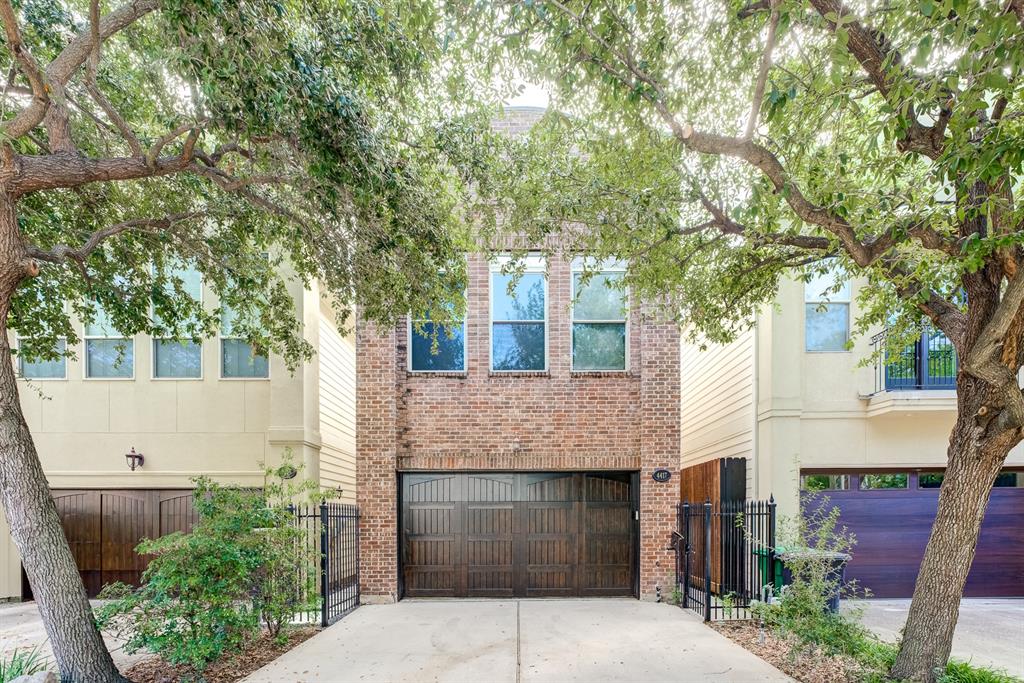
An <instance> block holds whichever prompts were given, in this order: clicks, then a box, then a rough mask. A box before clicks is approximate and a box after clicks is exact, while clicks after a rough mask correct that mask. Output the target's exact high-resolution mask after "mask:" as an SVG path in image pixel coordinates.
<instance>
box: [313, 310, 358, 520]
mask: <svg viewBox="0 0 1024 683" xmlns="http://www.w3.org/2000/svg"><path fill="white" fill-rule="evenodd" d="M320 439H321V446H320V483H321V484H323V485H324V486H329V487H332V488H334V487H339V486H340V487H341V489H342V498H341V499H342V501H343V502H346V503H354V502H355V496H356V354H355V347H354V345H353V343H352V340H351V339H346V338H344V337H342V336H341V334H339V333H338V330H337V328H336V327H335V326H334V323H333V322H331V321H330V320H329V319H327V318H326V317H324V316H321V318H320Z"/></svg>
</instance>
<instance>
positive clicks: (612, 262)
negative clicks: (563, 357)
mask: <svg viewBox="0 0 1024 683" xmlns="http://www.w3.org/2000/svg"><path fill="white" fill-rule="evenodd" d="M588 271H589V272H592V273H594V274H602V273H623V274H625V272H626V264H625V263H623V262H622V261H619V260H616V259H608V260H606V261H602V262H600V263H593V262H592V260H590V259H586V258H575V259H573V261H572V267H571V268H570V269H569V302H570V310H569V369H570V371H571V372H576V373H608V372H618V373H620V374H625V373H628V372H629V336H630V335H629V327H630V325H629V314H630V313H631V312H632V311H631V310H630V305H629V286H626V287H625V288H624V289H623V290H622V294H623V297H624V298H625V301H626V311H625V317H624V318H623V319H621V320H576V317H575V316H576V275H577V274H578V273H583V272H588ZM577 322H579V323H582V324H586V323H598V324H600V323H607V324H612V323H615V324H620V323H621V324H623V325H625V326H626V339H625V343H626V351H625V358H624V359H623V367H622V369H621V370H591V369H585V368H584V369H579V370H577V369H576V359H575V354H574V353H573V350H574V349H575V348H576V323H577Z"/></svg>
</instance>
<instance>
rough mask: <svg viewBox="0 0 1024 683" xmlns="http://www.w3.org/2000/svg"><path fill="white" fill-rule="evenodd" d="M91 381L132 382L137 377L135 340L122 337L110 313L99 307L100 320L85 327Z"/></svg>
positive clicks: (95, 320) (88, 371)
mask: <svg viewBox="0 0 1024 683" xmlns="http://www.w3.org/2000/svg"><path fill="white" fill-rule="evenodd" d="M83 336H84V337H85V376H86V378H87V379H132V378H133V377H134V376H135V340H134V339H130V338H128V337H122V336H120V334H119V333H118V332H117V331H116V330H115V329H114V325H113V323H112V322H111V320H110V317H109V316H108V315H107V313H106V311H104V310H103V309H102V308H100V307H99V306H98V305H97V311H96V317H95V319H94V320H93V321H92V322H91V323H87V324H86V325H85V334H84V335H83Z"/></svg>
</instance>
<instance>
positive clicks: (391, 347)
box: [356, 256, 679, 599]
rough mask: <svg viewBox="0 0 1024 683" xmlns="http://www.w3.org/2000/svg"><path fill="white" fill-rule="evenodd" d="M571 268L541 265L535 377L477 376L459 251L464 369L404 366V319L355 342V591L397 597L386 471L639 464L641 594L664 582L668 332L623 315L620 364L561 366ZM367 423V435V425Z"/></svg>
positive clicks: (674, 397)
mask: <svg viewBox="0 0 1024 683" xmlns="http://www.w3.org/2000/svg"><path fill="white" fill-rule="evenodd" d="M570 278H571V268H570V266H569V264H568V263H567V262H566V261H563V260H558V259H552V260H549V262H548V299H547V305H548V328H547V333H548V371H547V372H546V373H516V374H510V373H491V372H490V289H489V285H490V274H489V268H488V264H487V262H486V260H484V259H483V258H482V257H478V256H473V257H471V258H470V259H469V291H468V295H467V318H466V325H467V339H468V344H467V347H468V348H467V371H466V372H465V373H459V374H452V375H443V376H442V375H437V374H417V373H409V372H407V370H406V362H407V327H406V325H405V324H404V323H403V324H401V325H399V326H397V327H396V329H394V330H389V331H386V332H385V333H383V334H381V333H380V332H379V331H376V330H373V329H371V328H369V327H362V328H360V330H359V335H358V339H357V343H358V346H357V403H356V405H357V415H358V418H357V449H358V478H359V481H358V486H357V492H358V493H357V495H358V498H359V504H360V506H361V508H362V515H363V523H362V529H363V532H364V533H363V540H362V546H361V547H362V555H361V562H362V565H361V566H362V589H363V593H364V595H366V596H368V597H369V596H377V597H378V598H381V599H391V598H393V596H394V593H395V592H396V591H397V565H396V556H397V512H396V505H397V500H396V491H397V488H396V474H395V473H396V471H408V470H444V469H454V470H489V469H494V470H586V469H615V470H640V471H641V482H642V483H641V567H640V570H641V593H642V594H643V595H644V597H651V596H653V594H654V590H655V586H656V585H660V586H661V587H662V590H663V591H664V592H665V594H667V593H668V592H669V591H670V590H671V585H670V584H671V582H670V576H671V575H672V571H673V564H672V555H671V553H670V552H667V551H665V550H664V548H666V547H668V545H669V542H670V540H671V539H670V536H671V530H672V526H671V525H672V523H673V522H674V519H675V512H674V510H675V507H674V506H675V503H676V502H677V498H678V496H676V495H674V493H675V490H676V487H677V483H676V482H675V481H672V482H668V483H662V484H659V483H656V482H654V481H653V480H652V479H651V476H650V475H651V472H652V471H653V470H654V469H655V468H658V467H667V468H669V469H671V470H672V471H673V472H677V471H678V463H679V335H678V331H677V329H676V327H675V326H674V325H672V324H658V323H656V322H654V321H652V320H648V319H646V318H645V319H644V320H642V319H641V318H643V317H644V316H641V315H640V314H639V311H636V310H635V306H634V305H633V304H632V302H631V310H632V311H633V312H631V314H630V318H629V351H628V370H627V372H618V373H609V372H603V373H577V372H572V370H571V365H570V363H571V347H570V328H571V321H570V312H569V303H570V300H571V289H570V287H571V280H570ZM368 430H370V431H372V433H368Z"/></svg>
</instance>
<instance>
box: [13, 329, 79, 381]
mask: <svg viewBox="0 0 1024 683" xmlns="http://www.w3.org/2000/svg"><path fill="white" fill-rule="evenodd" d="M15 340H16V341H17V343H18V351H19V353H18V357H17V370H18V379H23V380H25V381H26V382H66V381H68V357H67V356H64V376H63V377H26V376H25V357H24V356H22V355H21V353H20V352H21V335H20V334H19V335H16V336H15ZM57 340H58V341H63V342H64V351H65V352H66V351H67V349H68V340H67V337H57Z"/></svg>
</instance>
